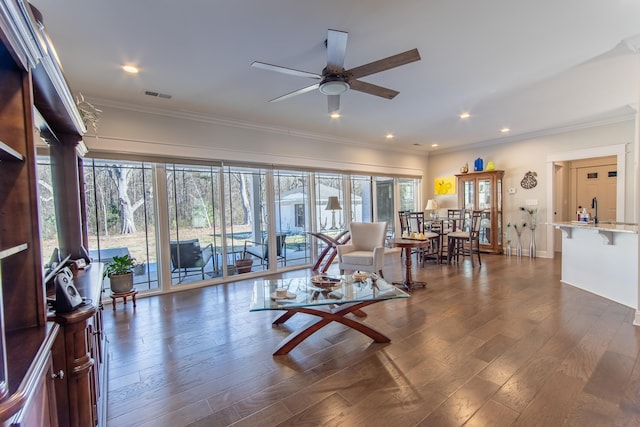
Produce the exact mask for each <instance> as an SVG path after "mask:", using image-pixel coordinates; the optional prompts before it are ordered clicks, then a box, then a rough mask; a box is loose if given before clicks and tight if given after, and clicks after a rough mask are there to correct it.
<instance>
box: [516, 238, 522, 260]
mask: <svg viewBox="0 0 640 427" xmlns="http://www.w3.org/2000/svg"><path fill="white" fill-rule="evenodd" d="M521 236H522V233H517V234H516V237H517V239H516V256H518V257H521V256H522V241H521V239H520V237H521Z"/></svg>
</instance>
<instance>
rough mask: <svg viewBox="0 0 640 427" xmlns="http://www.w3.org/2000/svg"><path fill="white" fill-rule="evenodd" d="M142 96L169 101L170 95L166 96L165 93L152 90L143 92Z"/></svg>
mask: <svg viewBox="0 0 640 427" xmlns="http://www.w3.org/2000/svg"><path fill="white" fill-rule="evenodd" d="M144 94H145V95H149V96H155V97H156V98H164V99H171V95H167V94H166V93H160V92H154V91H152V90H145V91H144Z"/></svg>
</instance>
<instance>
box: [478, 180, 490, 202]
mask: <svg viewBox="0 0 640 427" xmlns="http://www.w3.org/2000/svg"><path fill="white" fill-rule="evenodd" d="M491 190H492V189H491V179H488V178H487V179H479V180H478V209H479V210H485V209H491Z"/></svg>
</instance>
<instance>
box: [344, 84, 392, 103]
mask: <svg viewBox="0 0 640 427" xmlns="http://www.w3.org/2000/svg"><path fill="white" fill-rule="evenodd" d="M349 86H350V89H353V90H357V91H358V92H364V93H368V94H369V95H375V96H381V97H383V98H387V99H393V98H395V96H396V95H397V94H399V93H400V92H398V91H396V90H393V89H387V88H386V87H382V86H378V85H374V84H371V83H367V82H363V81H360V80H350V81H349Z"/></svg>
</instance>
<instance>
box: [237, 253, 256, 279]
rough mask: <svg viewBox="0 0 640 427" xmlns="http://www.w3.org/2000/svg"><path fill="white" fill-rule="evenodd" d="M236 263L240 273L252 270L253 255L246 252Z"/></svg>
mask: <svg viewBox="0 0 640 427" xmlns="http://www.w3.org/2000/svg"><path fill="white" fill-rule="evenodd" d="M234 263H235V265H236V269H237V270H238V274H242V273H249V272H250V271H251V266H252V265H253V260H252V259H251V255H249V254H244V257H243V258H240V259H237V260H235V261H234Z"/></svg>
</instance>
